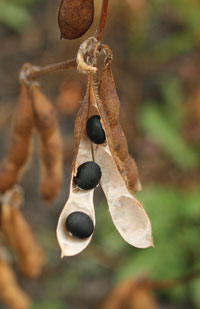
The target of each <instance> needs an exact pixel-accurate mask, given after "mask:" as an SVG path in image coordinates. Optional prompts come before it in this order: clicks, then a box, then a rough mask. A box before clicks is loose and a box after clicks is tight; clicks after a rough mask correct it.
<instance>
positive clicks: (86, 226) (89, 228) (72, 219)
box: [65, 211, 94, 238]
mask: <svg viewBox="0 0 200 309" xmlns="http://www.w3.org/2000/svg"><path fill="white" fill-rule="evenodd" d="M65 225H66V228H67V230H68V232H69V233H71V234H72V235H73V236H75V237H78V238H87V237H89V236H90V235H91V234H92V233H93V232H94V224H93V221H92V219H91V218H90V217H89V216H88V215H86V214H85V213H84V212H80V211H75V212H72V213H71V214H70V215H69V216H68V217H67V219H66V222H65Z"/></svg>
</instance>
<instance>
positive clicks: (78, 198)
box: [57, 83, 95, 257]
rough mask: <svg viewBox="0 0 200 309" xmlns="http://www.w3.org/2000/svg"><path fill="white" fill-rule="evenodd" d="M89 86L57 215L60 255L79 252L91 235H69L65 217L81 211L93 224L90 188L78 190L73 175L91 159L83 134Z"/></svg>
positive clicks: (89, 149) (76, 123)
mask: <svg viewBox="0 0 200 309" xmlns="http://www.w3.org/2000/svg"><path fill="white" fill-rule="evenodd" d="M89 86H90V83H88V87H87V92H86V95H85V98H84V100H83V102H82V104H81V107H80V110H79V112H78V114H77V117H76V122H75V132H74V133H75V153H74V159H73V164H72V175H71V183H70V192H69V198H68V201H67V203H66V204H65V206H64V208H63V211H62V212H61V215H60V217H59V221H58V226H57V238H58V242H59V245H60V247H61V252H62V253H61V256H62V257H63V256H72V255H76V254H78V253H80V252H81V251H82V250H83V249H84V248H85V247H86V246H87V245H88V244H89V242H90V240H91V238H92V235H91V236H90V237H88V238H85V239H80V238H76V237H73V236H72V235H70V234H69V233H68V232H67V230H66V227H65V222H66V218H67V217H68V216H69V215H70V213H72V212H74V211H81V212H83V213H85V214H86V215H88V216H89V217H90V218H91V219H92V221H93V224H94V225H95V216H94V205H93V193H94V189H92V190H80V189H78V188H76V186H75V184H74V181H73V179H74V176H75V175H76V172H77V167H78V166H79V165H81V164H82V163H85V162H87V161H92V153H91V144H90V141H89V140H88V138H87V136H86V135H85V126H86V121H87V119H88V113H89V100H90V98H89Z"/></svg>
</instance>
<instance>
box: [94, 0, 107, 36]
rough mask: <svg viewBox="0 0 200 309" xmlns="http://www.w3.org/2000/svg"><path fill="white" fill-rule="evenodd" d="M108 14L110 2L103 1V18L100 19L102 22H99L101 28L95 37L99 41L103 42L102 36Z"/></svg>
mask: <svg viewBox="0 0 200 309" xmlns="http://www.w3.org/2000/svg"><path fill="white" fill-rule="evenodd" d="M107 12H108V0H103V3H102V8H101V18H100V22H99V28H98V30H97V33H96V35H95V37H96V39H97V40H98V41H101V38H102V35H103V30H104V27H105V23H106V17H107Z"/></svg>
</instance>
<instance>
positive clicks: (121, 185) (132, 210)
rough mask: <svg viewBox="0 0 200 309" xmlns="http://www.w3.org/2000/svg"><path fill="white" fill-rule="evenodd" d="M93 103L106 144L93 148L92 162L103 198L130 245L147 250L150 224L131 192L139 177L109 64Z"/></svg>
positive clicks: (117, 226) (134, 188)
mask: <svg viewBox="0 0 200 309" xmlns="http://www.w3.org/2000/svg"><path fill="white" fill-rule="evenodd" d="M91 89H92V91H93V97H94V99H93V101H95V100H96V106H97V109H98V111H99V115H100V117H101V122H102V125H103V128H104V131H105V135H106V140H107V144H102V145H95V146H94V156H95V162H96V163H97V164H98V165H99V166H100V167H101V170H102V178H101V186H102V188H103V191H104V193H105V195H106V198H107V201H108V206H109V210H110V214H111V216H112V220H113V222H114V224H115V226H116V228H117V229H118V231H119V233H120V234H121V236H122V237H123V238H124V240H126V241H127V242H128V243H129V244H131V245H133V246H135V247H138V248H146V247H149V246H152V245H153V241H152V229H151V222H150V220H149V218H148V216H147V214H146V212H145V210H144V208H143V207H142V205H141V204H140V203H139V202H138V201H137V199H136V198H135V197H134V196H133V195H132V192H134V191H136V190H137V185H138V173H137V168H136V164H135V162H134V160H133V159H132V158H131V156H130V155H129V153H128V147H127V142H126V138H125V135H124V133H123V131H122V128H121V126H120V123H119V106H120V102H119V99H118V96H117V92H116V87H115V83H114V79H113V76H112V72H111V68H110V63H107V64H106V66H105V68H104V71H103V74H102V76H101V81H100V84H99V89H98V96H97V95H96V94H95V92H94V90H93V89H94V87H92V88H91Z"/></svg>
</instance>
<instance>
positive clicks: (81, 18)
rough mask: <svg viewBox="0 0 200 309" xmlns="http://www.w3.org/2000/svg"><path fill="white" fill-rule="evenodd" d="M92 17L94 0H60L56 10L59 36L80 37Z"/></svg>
mask: <svg viewBox="0 0 200 309" xmlns="http://www.w3.org/2000/svg"><path fill="white" fill-rule="evenodd" d="M93 19H94V0H62V1H61V4H60V7H59V11H58V24H59V27H60V32H61V38H63V39H68V40H72V39H77V38H80V37H81V36H82V35H83V34H85V33H86V32H87V30H88V29H89V28H90V26H91V24H92V22H93Z"/></svg>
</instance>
